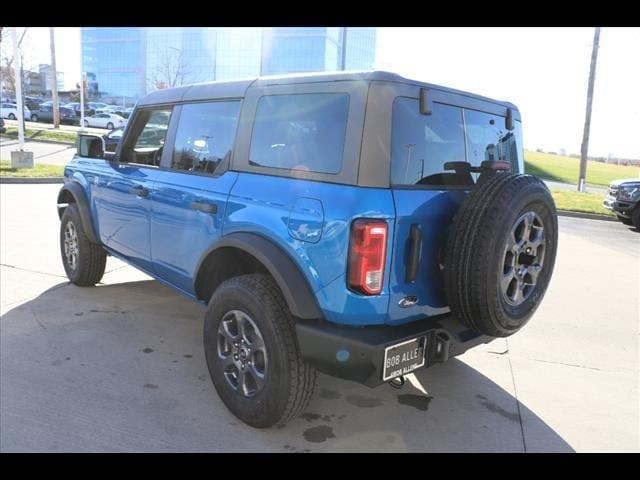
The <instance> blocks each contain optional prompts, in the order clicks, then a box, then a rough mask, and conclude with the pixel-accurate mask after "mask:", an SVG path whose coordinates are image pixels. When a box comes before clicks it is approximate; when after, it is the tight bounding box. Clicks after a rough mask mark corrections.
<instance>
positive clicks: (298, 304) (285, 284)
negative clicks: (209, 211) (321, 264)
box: [194, 232, 323, 319]
mask: <svg viewBox="0 0 640 480" xmlns="http://www.w3.org/2000/svg"><path fill="white" fill-rule="evenodd" d="M224 247H234V248H238V249H240V250H244V251H245V252H246V253H248V254H250V255H252V256H253V257H255V258H256V259H258V260H259V261H260V262H261V263H262V265H264V266H265V268H266V269H267V270H268V271H269V273H270V274H271V276H272V277H273V278H274V280H275V281H276V283H277V284H278V286H279V287H280V290H281V291H282V293H283V295H284V298H285V300H286V302H287V305H288V306H289V308H290V309H291V313H292V314H293V315H294V316H295V317H298V318H303V319H319V318H322V317H323V315H322V312H321V311H320V308H319V306H318V303H317V301H316V297H315V295H314V294H313V290H312V289H311V287H310V285H309V282H308V281H307V279H306V278H305V276H304V275H303V273H302V272H301V271H300V268H299V267H298V266H297V265H296V264H295V262H294V261H293V259H292V258H291V257H290V256H289V255H288V254H287V253H286V252H284V251H283V250H282V248H280V247H279V246H277V245H276V244H274V243H273V242H271V241H270V240H268V239H266V238H264V237H262V236H260V235H256V234H254V233H248V232H236V233H231V234H229V235H226V236H224V237H222V238H220V240H218V241H217V242H216V243H215V244H214V245H212V246H211V247H210V248H209V249H208V250H207V251H206V252H205V253H204V254H203V255H202V256H201V257H200V261H199V262H198V269H197V270H196V271H198V272H199V271H200V267H201V266H202V263H203V262H204V261H205V259H206V258H207V257H208V256H209V254H211V253H212V252H214V251H216V250H218V249H220V248H224ZM196 278H197V275H196ZM194 282H195V278H194ZM194 291H195V285H194Z"/></svg>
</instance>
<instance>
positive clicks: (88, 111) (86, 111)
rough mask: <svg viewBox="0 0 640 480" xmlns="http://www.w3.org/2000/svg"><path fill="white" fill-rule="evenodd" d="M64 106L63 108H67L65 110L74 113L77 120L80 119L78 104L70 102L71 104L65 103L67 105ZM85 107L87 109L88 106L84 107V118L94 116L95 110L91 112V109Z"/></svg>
mask: <svg viewBox="0 0 640 480" xmlns="http://www.w3.org/2000/svg"><path fill="white" fill-rule="evenodd" d="M64 106H65V107H67V108H70V109H72V110H73V111H74V112H76V116H77V117H78V118H80V117H81V114H80V103H78V102H71V103H67V104H66V105H64ZM87 107H88V105H85V107H84V116H85V117H90V116H91V115H94V114H95V113H96V112H95V110H93V109H91V108H87Z"/></svg>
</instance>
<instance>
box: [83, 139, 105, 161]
mask: <svg viewBox="0 0 640 480" xmlns="http://www.w3.org/2000/svg"><path fill="white" fill-rule="evenodd" d="M105 150H106V148H105V144H104V138H102V137H101V136H99V135H91V134H86V133H81V134H78V155H79V156H80V157H85V158H104V152H105Z"/></svg>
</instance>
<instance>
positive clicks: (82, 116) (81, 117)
mask: <svg viewBox="0 0 640 480" xmlns="http://www.w3.org/2000/svg"><path fill="white" fill-rule="evenodd" d="M84 78H85V73H84V72H82V78H81V79H80V131H83V130H84Z"/></svg>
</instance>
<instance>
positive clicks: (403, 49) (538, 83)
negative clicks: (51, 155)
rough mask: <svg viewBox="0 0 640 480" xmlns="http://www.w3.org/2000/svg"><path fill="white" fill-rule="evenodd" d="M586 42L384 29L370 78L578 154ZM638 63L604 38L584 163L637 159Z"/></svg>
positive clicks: (566, 31)
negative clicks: (457, 103)
mask: <svg viewBox="0 0 640 480" xmlns="http://www.w3.org/2000/svg"><path fill="white" fill-rule="evenodd" d="M7 37H8V36H7ZM7 37H5V38H6V39H7V40H8V38H7ZM592 41H593V28H448V27H447V28H432V27H430V28H406V27H398V28H386V27H385V28H379V29H378V36H377V52H376V69H381V70H389V71H394V72H396V73H399V74H401V75H404V76H407V77H410V78H415V79H418V80H423V81H426V82H431V83H435V84H443V85H447V86H450V87H454V88H459V89H462V90H468V91H471V92H474V93H479V94H482V95H486V96H489V97H494V98H498V99H502V100H509V101H511V102H513V103H515V104H516V105H518V107H519V108H520V111H521V113H522V118H523V124H524V129H523V131H524V133H523V137H524V143H525V147H527V148H530V149H535V148H543V149H545V150H556V151H559V150H560V149H563V148H564V149H565V150H566V152H567V153H578V152H579V151H580V142H581V141H582V129H583V126H584V116H585V108H586V103H585V102H586V90H587V78H588V72H589V62H590V56H591V45H592ZM3 43H5V42H3ZM7 43H10V42H7ZM25 43H26V45H25V54H26V55H25V56H26V58H25V63H27V64H32V65H37V64H38V63H49V33H48V29H47V28H39V27H38V28H30V29H29V32H28V33H27V37H26V40H25ZM6 46H9V45H3V50H4V49H5V48H6ZM56 47H57V48H56V53H57V61H58V68H59V70H61V71H64V72H65V82H66V83H67V88H70V87H71V86H73V85H74V84H75V82H76V81H77V79H78V78H79V75H80V33H79V29H78V28H72V27H58V28H56ZM639 59H640V28H603V29H602V33H601V36H600V50H599V54H598V70H597V74H596V85H595V93H594V104H593V117H592V124H591V142H590V149H589V153H590V155H598V156H606V155H607V154H609V153H611V154H613V155H617V156H621V157H630V158H640V61H639Z"/></svg>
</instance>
